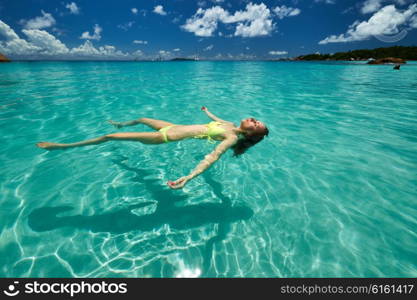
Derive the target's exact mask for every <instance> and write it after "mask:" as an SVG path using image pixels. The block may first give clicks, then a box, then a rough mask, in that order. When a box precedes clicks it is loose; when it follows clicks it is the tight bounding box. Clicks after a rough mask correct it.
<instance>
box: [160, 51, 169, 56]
mask: <svg viewBox="0 0 417 300" xmlns="http://www.w3.org/2000/svg"><path fill="white" fill-rule="evenodd" d="M158 53H159V55H161V56H168V55H170V54H171V52H169V51H166V50H159V52H158Z"/></svg>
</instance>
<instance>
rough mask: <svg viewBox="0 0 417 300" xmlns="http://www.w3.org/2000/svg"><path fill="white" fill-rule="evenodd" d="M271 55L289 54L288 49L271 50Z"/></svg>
mask: <svg viewBox="0 0 417 300" xmlns="http://www.w3.org/2000/svg"><path fill="white" fill-rule="evenodd" d="M269 54H270V55H287V54H288V52H287V51H269Z"/></svg>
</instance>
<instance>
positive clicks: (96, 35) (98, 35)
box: [80, 24, 103, 41]
mask: <svg viewBox="0 0 417 300" xmlns="http://www.w3.org/2000/svg"><path fill="white" fill-rule="evenodd" d="M102 31H103V29H102V28H101V27H100V26H99V25H98V24H95V25H94V34H93V35H90V32H88V31H86V32H83V34H82V35H81V37H80V39H85V40H97V41H99V40H100V39H101V32H102Z"/></svg>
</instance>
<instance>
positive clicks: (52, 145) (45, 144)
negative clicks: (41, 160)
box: [36, 142, 63, 150]
mask: <svg viewBox="0 0 417 300" xmlns="http://www.w3.org/2000/svg"><path fill="white" fill-rule="evenodd" d="M36 146H38V147H39V148H42V149H45V150H56V149H63V147H62V146H61V145H60V144H55V143H48V142H40V143H37V144H36Z"/></svg>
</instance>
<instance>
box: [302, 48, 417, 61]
mask: <svg viewBox="0 0 417 300" xmlns="http://www.w3.org/2000/svg"><path fill="white" fill-rule="evenodd" d="M384 57H396V58H402V59H405V60H417V47H415V46H413V47H403V46H394V47H388V48H376V49H372V50H369V49H361V50H353V51H348V52H337V53H334V54H308V55H301V56H298V57H297V58H296V60H351V59H352V58H353V59H354V60H366V59H369V58H374V59H379V58H384Z"/></svg>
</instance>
